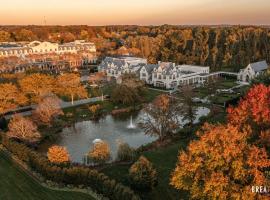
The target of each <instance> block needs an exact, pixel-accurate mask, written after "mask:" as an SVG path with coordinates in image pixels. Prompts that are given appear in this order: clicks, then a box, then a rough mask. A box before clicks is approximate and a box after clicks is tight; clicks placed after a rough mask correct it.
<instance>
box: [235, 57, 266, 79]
mask: <svg viewBox="0 0 270 200" xmlns="http://www.w3.org/2000/svg"><path fill="white" fill-rule="evenodd" d="M268 68H269V66H268V64H267V63H266V61H261V62H256V63H251V64H249V65H248V66H247V67H246V68H244V69H241V70H240V72H239V74H238V77H237V79H238V80H239V81H243V82H250V81H251V80H252V79H254V78H255V77H257V76H259V75H261V74H263V73H264V72H265V71H266V70H267V69H268Z"/></svg>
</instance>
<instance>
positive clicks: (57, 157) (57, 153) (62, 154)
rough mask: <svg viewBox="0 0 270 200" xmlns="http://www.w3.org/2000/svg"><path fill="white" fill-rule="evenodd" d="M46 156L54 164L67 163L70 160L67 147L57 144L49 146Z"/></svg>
mask: <svg viewBox="0 0 270 200" xmlns="http://www.w3.org/2000/svg"><path fill="white" fill-rule="evenodd" d="M47 156H48V160H49V161H50V162H51V163H55V164H62V163H68V162H69V161H70V156H69V153H68V151H67V149H66V148H65V147H61V146H57V145H55V146H52V147H50V148H49V150H48V153H47Z"/></svg>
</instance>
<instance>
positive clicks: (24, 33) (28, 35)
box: [15, 29, 36, 41]
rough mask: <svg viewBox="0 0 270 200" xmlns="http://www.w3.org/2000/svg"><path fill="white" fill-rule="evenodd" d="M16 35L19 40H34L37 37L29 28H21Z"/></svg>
mask: <svg viewBox="0 0 270 200" xmlns="http://www.w3.org/2000/svg"><path fill="white" fill-rule="evenodd" d="M15 37H16V40H17V41H33V40H35V39H36V35H35V34H34V33H33V32H32V31H31V30H28V29H21V30H20V31H19V32H17V33H16V35H15Z"/></svg>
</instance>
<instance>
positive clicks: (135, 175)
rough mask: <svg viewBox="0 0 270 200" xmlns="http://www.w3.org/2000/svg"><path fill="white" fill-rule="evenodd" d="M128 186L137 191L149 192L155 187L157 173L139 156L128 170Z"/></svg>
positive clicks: (149, 163) (150, 164)
mask: <svg viewBox="0 0 270 200" xmlns="http://www.w3.org/2000/svg"><path fill="white" fill-rule="evenodd" d="M129 179H130V184H131V185H132V186H133V187H134V188H136V189H138V190H151V189H152V188H154V187H155V186H156V185H157V172H156V170H155V169H154V167H153V165H152V163H151V162H149V161H148V160H147V159H146V158H145V157H144V156H141V157H140V158H139V159H138V160H137V161H136V162H135V163H134V164H133V165H132V166H131V167H130V169H129Z"/></svg>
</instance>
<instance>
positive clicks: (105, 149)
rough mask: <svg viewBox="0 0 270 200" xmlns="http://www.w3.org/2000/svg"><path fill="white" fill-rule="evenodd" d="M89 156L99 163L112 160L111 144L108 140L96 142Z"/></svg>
mask: <svg viewBox="0 0 270 200" xmlns="http://www.w3.org/2000/svg"><path fill="white" fill-rule="evenodd" d="M88 156H89V158H90V159H91V160H92V161H93V162H95V163H98V164H103V163H105V162H107V161H109V160H110V158H111V152H110V146H109V144H108V143H107V142H104V141H98V142H96V143H95V144H94V147H93V149H92V150H91V151H90V152H89V154H88Z"/></svg>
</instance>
